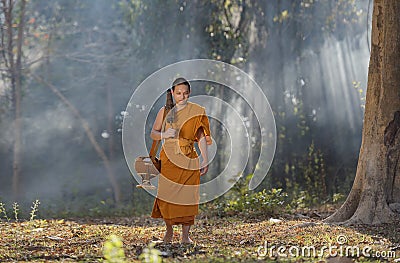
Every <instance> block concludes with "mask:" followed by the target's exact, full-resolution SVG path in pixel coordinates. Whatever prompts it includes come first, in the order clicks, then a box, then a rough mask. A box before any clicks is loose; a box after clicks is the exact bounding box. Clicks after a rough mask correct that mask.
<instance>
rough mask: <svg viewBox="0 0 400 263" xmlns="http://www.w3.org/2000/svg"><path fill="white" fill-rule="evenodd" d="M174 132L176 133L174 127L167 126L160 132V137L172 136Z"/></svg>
mask: <svg viewBox="0 0 400 263" xmlns="http://www.w3.org/2000/svg"><path fill="white" fill-rule="evenodd" d="M175 133H176V130H175V129H172V128H169V129H168V130H166V131H165V132H162V133H161V139H167V138H174V137H175Z"/></svg>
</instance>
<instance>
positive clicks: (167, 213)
mask: <svg viewBox="0 0 400 263" xmlns="http://www.w3.org/2000/svg"><path fill="white" fill-rule="evenodd" d="M171 114H172V112H171ZM166 119H167V120H168V116H167V118H166ZM168 128H173V129H177V134H178V137H177V138H168V139H165V140H164V143H163V147H162V150H161V152H160V159H161V174H160V176H159V179H158V189H157V197H156V199H155V201H154V206H153V211H152V213H151V217H153V218H163V219H164V220H165V221H166V223H167V224H171V225H178V224H182V225H193V224H194V218H195V216H196V215H197V214H198V208H199V205H198V204H199V184H200V162H199V155H198V153H197V152H196V149H195V148H194V143H195V142H198V141H199V139H200V138H198V137H197V134H198V131H199V129H202V131H203V134H204V135H205V137H206V142H207V144H211V143H212V140H211V136H210V124H209V120H208V117H207V115H206V112H205V109H204V107H201V106H200V105H198V104H195V103H192V102H188V104H187V105H186V106H185V107H184V108H183V109H181V110H179V111H177V112H175V118H174V122H173V123H165V128H164V130H167V129H168Z"/></svg>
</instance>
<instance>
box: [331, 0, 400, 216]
mask: <svg viewBox="0 0 400 263" xmlns="http://www.w3.org/2000/svg"><path fill="white" fill-rule="evenodd" d="M399 13H400V1H398V0H375V1H374V13H373V22H372V51H371V59H370V65H369V72H368V89H367V100H366V105H365V118H364V127H363V135H362V145H361V150H360V156H359V160H358V167H357V173H356V178H355V181H354V184H353V188H352V190H351V192H350V194H349V196H348V197H347V200H346V201H345V203H344V204H343V205H342V207H341V208H340V209H339V210H338V211H337V212H336V213H334V214H333V215H331V216H330V217H328V218H327V219H326V220H325V221H326V222H344V223H345V224H357V223H363V224H381V223H390V222H393V220H395V219H398V218H399V211H395V209H394V207H398V206H400V196H399V189H400V179H399V177H400V20H399V19H398V14H399ZM392 208H393V210H392Z"/></svg>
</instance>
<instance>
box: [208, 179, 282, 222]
mask: <svg viewBox="0 0 400 263" xmlns="http://www.w3.org/2000/svg"><path fill="white" fill-rule="evenodd" d="M252 176H253V175H252V174H249V175H248V176H246V177H245V178H240V179H239V180H238V182H236V184H235V185H234V186H233V187H232V189H231V190H230V191H229V192H227V193H226V194H225V195H224V197H223V198H220V199H217V200H215V201H214V202H212V203H210V204H208V205H209V206H213V210H214V211H216V213H217V215H219V216H222V215H225V214H236V213H245V214H252V215H258V214H262V215H269V216H271V215H277V214H279V213H280V212H282V211H283V210H284V209H285V208H287V207H285V205H286V204H287V194H286V193H285V192H284V191H283V190H282V189H275V188H273V189H269V190H266V189H263V190H261V191H249V190H248V184H249V181H250V180H251V177H252Z"/></svg>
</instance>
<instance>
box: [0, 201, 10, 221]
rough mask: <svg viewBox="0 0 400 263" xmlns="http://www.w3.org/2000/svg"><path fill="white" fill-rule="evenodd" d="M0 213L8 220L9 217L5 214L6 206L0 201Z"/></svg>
mask: <svg viewBox="0 0 400 263" xmlns="http://www.w3.org/2000/svg"><path fill="white" fill-rule="evenodd" d="M0 214H2V215H3V217H4V218H5V219H6V220H7V221H8V222H9V221H10V218H9V217H8V215H7V211H6V207H5V205H4V203H2V202H0Z"/></svg>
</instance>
